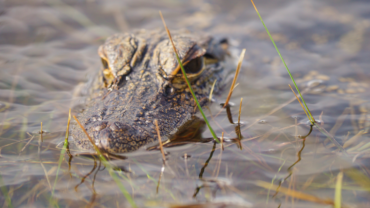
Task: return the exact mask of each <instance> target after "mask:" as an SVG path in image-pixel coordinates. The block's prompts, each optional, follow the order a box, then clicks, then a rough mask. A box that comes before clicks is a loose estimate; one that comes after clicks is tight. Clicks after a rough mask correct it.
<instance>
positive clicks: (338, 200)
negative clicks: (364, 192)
mask: <svg viewBox="0 0 370 208" xmlns="http://www.w3.org/2000/svg"><path fill="white" fill-rule="evenodd" d="M342 181H343V172H339V173H338V176H337V183H336V185H335V197H334V208H341V207H342V205H341V204H342Z"/></svg>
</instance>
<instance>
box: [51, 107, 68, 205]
mask: <svg viewBox="0 0 370 208" xmlns="http://www.w3.org/2000/svg"><path fill="white" fill-rule="evenodd" d="M70 121H71V109H69V114H68V122H67V130H66V136H65V139H64V145H63V148H62V150H61V151H60V156H59V162H58V168H57V172H56V175H55V180H54V184H53V190H52V191H51V198H52V197H53V196H54V191H55V186H56V184H57V180H58V175H59V170H60V166H61V165H62V161H63V158H64V154H65V152H66V150H67V147H68V137H69V123H70Z"/></svg>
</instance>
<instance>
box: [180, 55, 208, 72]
mask: <svg viewBox="0 0 370 208" xmlns="http://www.w3.org/2000/svg"><path fill="white" fill-rule="evenodd" d="M202 68H203V57H198V58H195V59H193V60H191V61H189V62H188V63H187V64H186V65H185V66H184V69H185V72H186V73H189V74H196V73H199V72H200V71H201V70H202Z"/></svg>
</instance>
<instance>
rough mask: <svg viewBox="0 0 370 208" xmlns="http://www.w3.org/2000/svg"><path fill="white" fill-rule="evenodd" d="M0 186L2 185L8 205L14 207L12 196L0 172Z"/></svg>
mask: <svg viewBox="0 0 370 208" xmlns="http://www.w3.org/2000/svg"><path fill="white" fill-rule="evenodd" d="M0 186H1V192H3V196H4V198H5V200H6V203H7V205H8V207H11V208H12V207H13V205H12V199H11V198H10V196H9V194H8V190H7V189H6V187H5V183H4V181H3V177H2V176H1V174H0Z"/></svg>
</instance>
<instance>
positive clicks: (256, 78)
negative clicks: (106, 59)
mask: <svg viewBox="0 0 370 208" xmlns="http://www.w3.org/2000/svg"><path fill="white" fill-rule="evenodd" d="M256 4H257V7H258V9H259V11H260V12H261V15H262V17H263V18H264V20H265V23H266V25H267V26H268V28H269V30H270V32H271V33H272V36H273V38H274V40H275V41H276V43H277V46H278V47H279V49H280V51H281V53H282V55H283V57H284V58H285V61H286V63H287V65H288V66H289V68H290V70H291V71H292V73H293V76H294V77H295V78H296V81H297V83H298V85H299V86H300V88H301V90H302V91H303V92H304V93H303V94H304V95H303V96H304V98H305V100H306V102H307V105H308V107H309V108H310V110H311V113H312V115H313V116H314V117H315V119H316V120H318V121H320V123H321V124H320V126H321V127H322V128H323V129H325V130H326V131H327V132H329V133H330V134H331V135H334V138H328V137H327V136H325V135H324V134H323V133H322V132H320V131H319V130H318V129H317V128H314V129H313V131H312V133H311V134H310V135H309V136H308V137H306V139H305V140H303V139H302V136H304V135H306V134H308V132H309V130H310V127H309V125H308V119H307V117H306V116H305V114H304V112H303V110H302V108H301V106H300V105H299V103H298V102H297V101H296V100H294V95H293V93H292V92H291V90H290V89H289V87H288V84H291V81H290V78H289V75H288V74H287V72H286V70H285V68H284V65H283V64H282V62H281V61H280V59H279V57H278V55H277V53H276V51H275V49H274V47H273V45H272V43H271V42H270V40H269V38H268V36H267V34H266V32H265V30H264V28H263V26H262V24H261V22H260V20H259V19H258V16H257V14H256V12H255V11H254V9H253V7H252V4H251V3H250V2H249V1H221V0H220V1H200V0H197V1H174V0H163V1H138V0H135V1H129V0H127V1H121V0H120V1H98V0H81V1H72V0H71V1H67V2H64V3H62V2H60V1H59V0H50V1H41V0H33V1H27V3H25V2H24V1H21V0H19V1H17V0H12V1H10V0H9V1H6V0H3V1H0V44H1V45H0V186H1V188H2V189H1V194H0V207H57V206H59V207H84V206H88V207H127V206H130V203H129V200H127V198H126V197H125V196H124V195H123V194H122V192H121V191H120V189H119V187H118V185H117V183H116V182H115V181H114V180H113V179H112V177H111V176H110V175H109V172H108V171H107V169H106V168H104V166H103V165H102V164H101V163H100V162H99V161H98V160H95V161H94V160H93V159H91V158H90V159H89V158H87V157H83V156H79V154H81V153H82V152H81V151H79V150H78V149H76V147H74V146H73V141H71V143H72V144H71V153H72V155H73V157H72V158H71V157H69V156H68V154H65V155H64V157H63V158H64V160H63V162H62V163H61V167H60V170H59V173H58V176H57V170H58V160H59V157H60V153H61V148H62V147H63V141H64V135H65V130H66V124H67V118H68V109H69V108H73V109H75V107H76V106H83V103H81V102H82V100H83V97H81V94H79V93H76V92H77V91H78V89H80V87H81V86H82V85H83V83H85V82H87V81H88V80H89V79H90V77H91V76H92V75H93V74H94V73H95V72H96V71H97V70H100V65H101V62H100V59H99V57H98V55H97V48H98V46H99V45H100V44H102V43H103V41H104V40H105V38H106V37H108V36H109V35H111V34H113V33H115V32H120V31H130V30H131V29H134V28H147V29H150V28H158V27H163V26H162V22H161V20H160V18H159V15H158V10H161V11H162V13H163V15H164V17H165V19H166V22H167V25H168V26H169V28H170V29H176V28H188V29H190V30H193V31H198V30H201V31H206V32H208V33H210V34H212V35H214V36H216V37H219V38H221V37H227V38H229V40H230V42H231V44H232V45H234V47H235V48H237V49H238V50H241V49H243V48H246V56H245V59H244V62H243V67H242V71H241V73H240V77H239V79H238V83H239V84H238V86H237V87H236V88H235V91H234V94H233V96H232V99H231V102H232V103H234V106H233V107H232V108H231V112H232V115H233V120H234V121H235V122H236V121H237V118H238V111H239V103H240V99H241V98H243V104H242V108H241V125H239V126H238V125H237V124H231V123H230V122H229V120H228V118H227V116H226V112H225V111H224V110H222V111H221V113H220V114H219V115H218V116H217V117H214V120H213V121H212V122H211V125H212V126H213V127H214V128H215V130H216V133H217V135H219V136H221V133H222V132H224V134H225V135H224V137H225V144H224V146H225V148H224V151H221V148H220V147H221V146H220V145H219V144H217V145H214V143H213V142H208V143H190V144H186V145H183V146H176V147H172V148H166V149H165V151H166V152H167V153H168V155H167V165H166V166H163V164H162V156H161V153H160V152H159V151H146V150H145V148H142V149H141V150H139V151H137V152H134V153H129V154H123V156H125V157H127V159H125V160H123V159H120V160H115V161H113V162H112V164H113V165H114V166H115V167H116V168H115V173H116V175H118V177H119V180H120V181H121V183H122V184H123V185H124V187H125V189H126V190H127V192H128V194H129V195H130V196H131V197H132V198H133V201H134V202H135V203H136V205H137V206H139V207H168V206H176V205H191V204H203V205H209V206H211V205H213V206H214V207H223V206H226V205H228V206H229V207H236V206H240V207H279V206H280V207H330V206H331V205H330V204H331V203H332V202H333V200H334V199H335V197H334V193H335V187H336V183H337V178H338V177H337V176H338V175H341V173H343V179H342V181H343V182H342V187H341V191H342V203H343V204H344V205H347V206H349V207H368V206H370V205H369V204H370V197H369V191H370V182H369V181H370V179H369V174H370V171H369V168H370V164H369V159H368V157H369V156H370V143H369V136H368V133H367V132H368V128H369V126H370V124H369V123H370V120H369V115H368V111H369V110H370V109H369V107H370V105H369V104H368V102H369V97H368V96H369V90H370V83H369V80H370V74H369V71H368V70H369V69H368V68H369V57H370V40H369V38H368V37H370V30H369V28H370V20H369V18H370V3H369V2H368V1H365V0H363V1H361V0H357V1H345V0H342V1H334V0H329V1H325V2H324V1H319V0H316V1H315V0H294V1H286V0H284V1H283V0H279V1H266V0H265V1H259V0H258V1H256ZM308 87H311V88H309V89H308ZM226 97H227V90H225V91H224V92H223V93H222V94H220V95H216V96H215V97H214V98H215V103H214V104H212V105H211V107H210V111H209V110H207V109H206V112H207V115H209V116H210V115H213V116H215V115H216V114H217V113H218V112H219V111H220V110H221V108H220V106H219V103H222V102H224V101H225V99H226ZM75 111H76V110H75ZM75 111H74V113H75ZM210 118H211V117H210ZM41 122H42V123H43V126H42V128H43V130H44V131H45V133H43V134H42V139H43V142H40V141H41V135H40V134H39V131H40V127H41ZM238 128H240V129H241V135H240V138H241V140H240V142H238V140H237V139H235V138H238V134H237V131H235V129H238ZM203 137H204V138H209V137H211V134H210V133H209V131H208V130H205V132H204V133H203ZM68 163H69V164H70V165H71V166H70V167H69V165H68ZM56 176H57V177H56ZM339 179H340V177H339ZM266 184H267V185H266ZM279 185H280V188H278V187H277V186H279ZM269 189H271V190H269ZM288 190H291V191H290V193H292V190H293V191H294V192H295V194H296V195H295V197H292V195H289V191H288ZM52 192H53V195H52ZM298 192H300V193H304V194H308V195H311V196H314V197H317V199H315V200H313V199H312V198H309V197H307V196H304V195H302V194H301V195H299V194H297V193H298ZM325 200H326V201H325ZM328 204H329V205H328Z"/></svg>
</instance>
